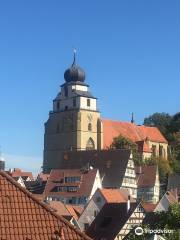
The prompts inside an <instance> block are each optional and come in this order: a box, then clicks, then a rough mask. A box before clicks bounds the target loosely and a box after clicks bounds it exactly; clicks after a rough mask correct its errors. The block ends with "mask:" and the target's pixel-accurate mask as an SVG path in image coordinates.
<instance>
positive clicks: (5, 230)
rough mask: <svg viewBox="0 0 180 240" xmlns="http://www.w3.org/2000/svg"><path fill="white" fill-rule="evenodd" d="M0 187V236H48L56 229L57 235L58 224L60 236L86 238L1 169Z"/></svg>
mask: <svg viewBox="0 0 180 240" xmlns="http://www.w3.org/2000/svg"><path fill="white" fill-rule="evenodd" d="M0 189H1V191H0V222H1V225H0V236H1V239H5V240H21V239H22V240H24V239H30V240H37V239H40V240H45V239H48V240H49V239H53V236H54V237H55V231H58V232H59V233H58V234H59V236H60V234H61V233H62V227H63V229H64V230H63V234H62V235H63V236H61V238H62V239H63V238H64V239H65V240H70V239H71V240H80V239H81V240H82V239H84V240H85V239H90V238H88V237H87V236H86V235H85V234H83V233H81V232H80V231H79V230H77V229H76V228H74V227H73V226H72V225H71V224H70V223H69V222H68V221H66V220H65V219H64V218H63V217H61V216H59V215H57V214H56V213H54V212H53V211H51V209H50V208H49V207H48V206H47V205H46V204H45V203H42V202H40V201H39V200H37V199H36V198H34V197H33V196H32V194H31V193H29V192H28V191H27V190H25V189H24V188H23V187H21V186H20V185H19V184H18V183H17V182H16V181H15V180H13V179H12V178H11V177H10V176H9V175H8V174H6V173H5V172H2V171H0ZM3 197H5V198H4V200H3ZM9 197H10V199H9ZM37 213H38V214H37ZM65 230H67V231H65Z"/></svg>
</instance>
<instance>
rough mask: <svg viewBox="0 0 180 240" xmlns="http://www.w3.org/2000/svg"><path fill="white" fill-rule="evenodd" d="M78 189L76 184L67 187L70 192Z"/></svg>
mask: <svg viewBox="0 0 180 240" xmlns="http://www.w3.org/2000/svg"><path fill="white" fill-rule="evenodd" d="M77 190H78V187H76V186H68V187H67V191H68V192H77Z"/></svg>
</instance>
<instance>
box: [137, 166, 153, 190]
mask: <svg viewBox="0 0 180 240" xmlns="http://www.w3.org/2000/svg"><path fill="white" fill-rule="evenodd" d="M135 171H136V175H137V185H138V187H154V185H155V181H156V171H157V166H155V165H153V166H141V167H135Z"/></svg>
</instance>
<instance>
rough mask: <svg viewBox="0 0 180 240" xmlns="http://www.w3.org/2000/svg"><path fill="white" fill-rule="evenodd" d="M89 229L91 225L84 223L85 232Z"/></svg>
mask: <svg viewBox="0 0 180 240" xmlns="http://www.w3.org/2000/svg"><path fill="white" fill-rule="evenodd" d="M88 228H89V223H84V230H85V231H86V230H87V229H88Z"/></svg>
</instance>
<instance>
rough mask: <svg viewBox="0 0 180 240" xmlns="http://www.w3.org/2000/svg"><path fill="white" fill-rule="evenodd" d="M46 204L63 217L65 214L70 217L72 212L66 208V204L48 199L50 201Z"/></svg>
mask: <svg viewBox="0 0 180 240" xmlns="http://www.w3.org/2000/svg"><path fill="white" fill-rule="evenodd" d="M48 204H49V205H50V207H52V208H53V209H55V211H56V213H57V214H59V215H61V216H63V217H65V216H71V217H72V214H71V213H70V212H69V211H68V209H67V208H66V205H65V204H64V203H62V202H61V201H50V202H48Z"/></svg>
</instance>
